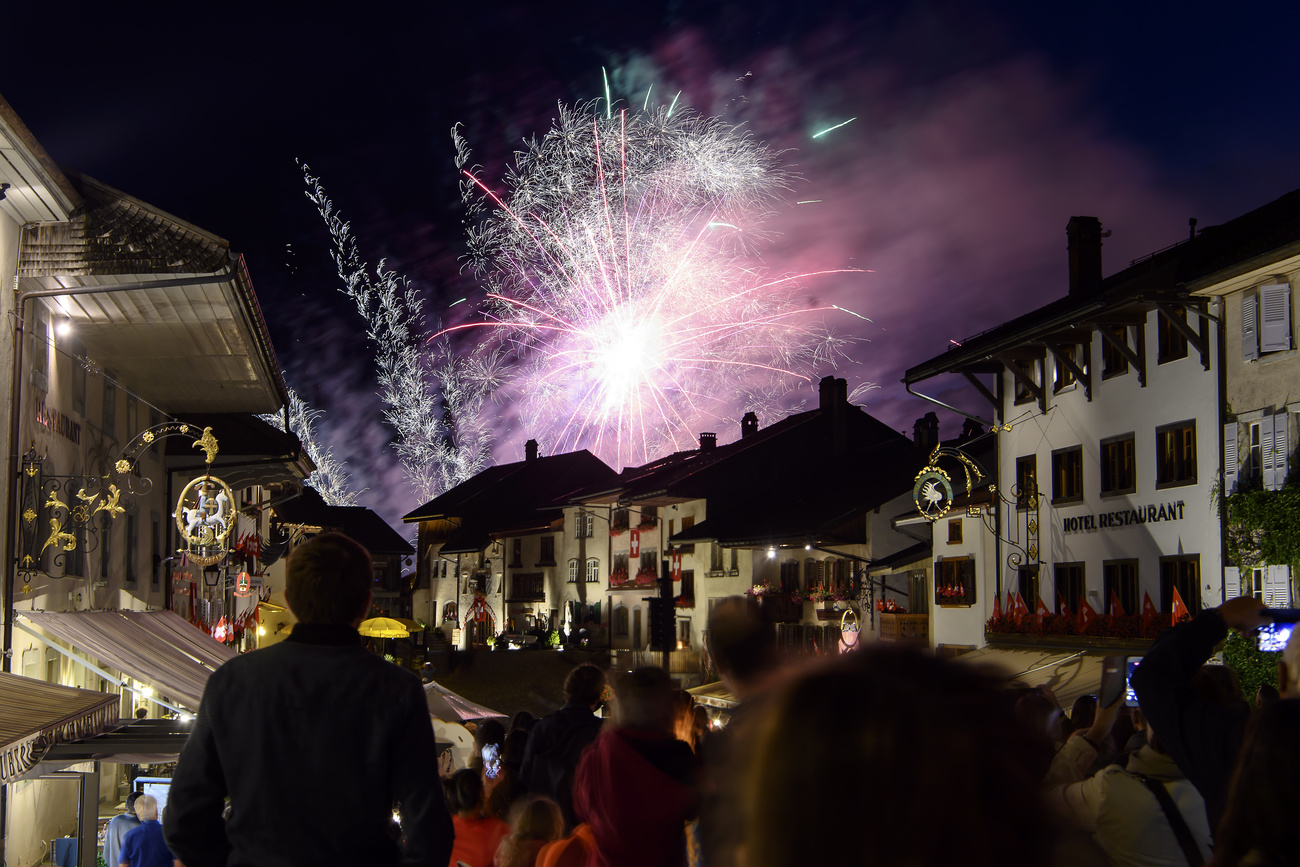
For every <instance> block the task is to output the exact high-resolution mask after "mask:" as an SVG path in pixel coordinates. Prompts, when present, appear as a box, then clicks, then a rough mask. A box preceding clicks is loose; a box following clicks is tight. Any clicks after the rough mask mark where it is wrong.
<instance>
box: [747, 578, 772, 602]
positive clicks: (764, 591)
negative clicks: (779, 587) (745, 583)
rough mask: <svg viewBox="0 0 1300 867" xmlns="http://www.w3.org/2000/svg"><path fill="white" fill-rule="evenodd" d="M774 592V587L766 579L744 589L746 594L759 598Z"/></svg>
mask: <svg viewBox="0 0 1300 867" xmlns="http://www.w3.org/2000/svg"><path fill="white" fill-rule="evenodd" d="M775 592H776V588H775V587H773V586H772V585H771V584H769V583H768V582H766V581H760V582H758V583H757V584H755V585H754V586H753V587H750V588H749V589H748V590H746V591H745V595H746V596H755V597H758V598H759V599H761V598H763V597H764V596H768V595H770V594H772V593H775Z"/></svg>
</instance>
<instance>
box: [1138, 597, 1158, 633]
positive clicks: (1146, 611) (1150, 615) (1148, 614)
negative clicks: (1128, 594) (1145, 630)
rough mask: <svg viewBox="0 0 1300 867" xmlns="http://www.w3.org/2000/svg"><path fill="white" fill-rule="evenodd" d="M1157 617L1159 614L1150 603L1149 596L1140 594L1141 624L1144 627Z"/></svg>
mask: <svg viewBox="0 0 1300 867" xmlns="http://www.w3.org/2000/svg"><path fill="white" fill-rule="evenodd" d="M1159 616H1160V612H1159V611H1156V606H1155V604H1154V603H1152V601H1151V594H1150V593H1145V592H1144V593H1143V594H1142V623H1143V624H1144V625H1145V624H1148V623H1150V622H1151V621H1152V620H1155V619H1156V618H1157V617H1159Z"/></svg>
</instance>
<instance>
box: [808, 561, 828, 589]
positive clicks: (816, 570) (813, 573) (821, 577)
mask: <svg viewBox="0 0 1300 867" xmlns="http://www.w3.org/2000/svg"><path fill="white" fill-rule="evenodd" d="M825 573H826V568H825V566H823V565H822V561H821V560H815V559H813V558H812V557H809V558H808V559H807V560H804V561H803V586H804V589H805V590H807V589H811V588H812V586H813V585H814V584H820V585H822V586H823V587H825V586H826V574H825Z"/></svg>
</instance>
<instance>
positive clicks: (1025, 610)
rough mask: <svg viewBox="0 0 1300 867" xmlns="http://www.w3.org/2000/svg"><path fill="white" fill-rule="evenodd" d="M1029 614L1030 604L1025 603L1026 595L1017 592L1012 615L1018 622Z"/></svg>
mask: <svg viewBox="0 0 1300 867" xmlns="http://www.w3.org/2000/svg"><path fill="white" fill-rule="evenodd" d="M1028 615H1029V606H1028V605H1026V604H1025V597H1023V596H1021V595H1020V594H1019V593H1016V608H1015V610H1014V611H1013V612H1012V613H1011V616H1012V617H1013V618H1015V621H1016V623H1019V622H1020V621H1022V620H1024V619H1025V617H1027V616H1028Z"/></svg>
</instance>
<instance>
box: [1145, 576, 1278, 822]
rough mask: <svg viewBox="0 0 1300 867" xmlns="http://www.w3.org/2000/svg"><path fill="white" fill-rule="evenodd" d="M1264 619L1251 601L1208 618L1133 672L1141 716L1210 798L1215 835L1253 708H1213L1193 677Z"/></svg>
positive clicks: (1174, 636) (1176, 633)
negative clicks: (1230, 640)
mask: <svg viewBox="0 0 1300 867" xmlns="http://www.w3.org/2000/svg"><path fill="white" fill-rule="evenodd" d="M1263 612H1264V603H1262V602H1260V601H1259V600H1258V599H1255V598H1253V597H1250V596H1241V597H1238V598H1236V599H1229V600H1228V601H1227V602H1225V603H1223V604H1222V605H1220V606H1219V607H1218V608H1211V609H1210V610H1208V611H1202V612H1201V613H1200V614H1198V615H1196V617H1195V618H1194V619H1192V620H1191V622H1189V623H1182V624H1179V625H1178V626H1176V627H1174V628H1173V629H1170V630H1168V631H1166V632H1164V633H1162V634H1161V635H1160V637H1159V638H1157V639H1156V640H1155V641H1154V642H1153V643H1152V645H1151V649H1150V650H1148V651H1147V655H1146V656H1144V657H1143V658H1142V662H1141V664H1139V665H1138V667H1137V670H1136V671H1134V672H1133V689H1134V691H1135V692H1136V693H1137V697H1138V702H1139V703H1140V704H1141V706H1142V715H1143V716H1144V717H1146V720H1147V724H1148V725H1149V726H1150V727H1151V731H1152V732H1154V733H1155V735H1156V736H1157V737H1159V739H1160V742H1161V743H1162V744H1163V745H1164V748H1165V750H1166V751H1167V752H1168V753H1169V755H1170V756H1172V757H1173V759H1174V761H1175V762H1177V763H1178V767H1180V768H1182V771H1183V773H1184V774H1186V775H1187V779H1189V780H1191V781H1192V785H1194V786H1196V788H1197V790H1198V791H1200V793H1201V797H1203V798H1204V799H1205V810H1206V813H1207V814H1208V815H1209V819H1210V827H1211V828H1214V827H1217V826H1218V822H1219V816H1220V815H1221V814H1222V812H1223V806H1224V798H1225V797H1226V795H1227V789H1228V780H1229V777H1231V775H1232V769H1233V766H1234V765H1235V764H1236V761H1237V751H1238V750H1239V749H1240V748H1241V741H1242V737H1243V736H1244V734H1245V728H1246V722H1247V719H1248V717H1249V716H1250V708H1249V706H1248V705H1245V704H1244V703H1237V704H1233V705H1231V706H1225V705H1222V704H1217V703H1215V702H1213V701H1210V700H1209V699H1207V698H1205V697H1204V696H1202V695H1200V694H1199V693H1198V692H1197V690H1196V689H1195V687H1193V685H1192V678H1193V677H1195V676H1196V672H1197V671H1199V670H1200V668H1201V666H1202V665H1204V664H1205V661H1206V660H1207V659H1209V658H1210V655H1211V654H1213V653H1214V646H1215V645H1216V644H1218V643H1219V642H1220V641H1222V640H1223V639H1224V638H1226V637H1227V635H1228V630H1229V629H1236V630H1238V631H1240V632H1241V633H1243V634H1246V635H1249V634H1251V633H1252V632H1254V631H1255V630H1256V629H1257V628H1259V627H1260V626H1263V625H1264V624H1265V623H1267V622H1269V621H1268V618H1267V617H1265V616H1264V614H1263Z"/></svg>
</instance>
